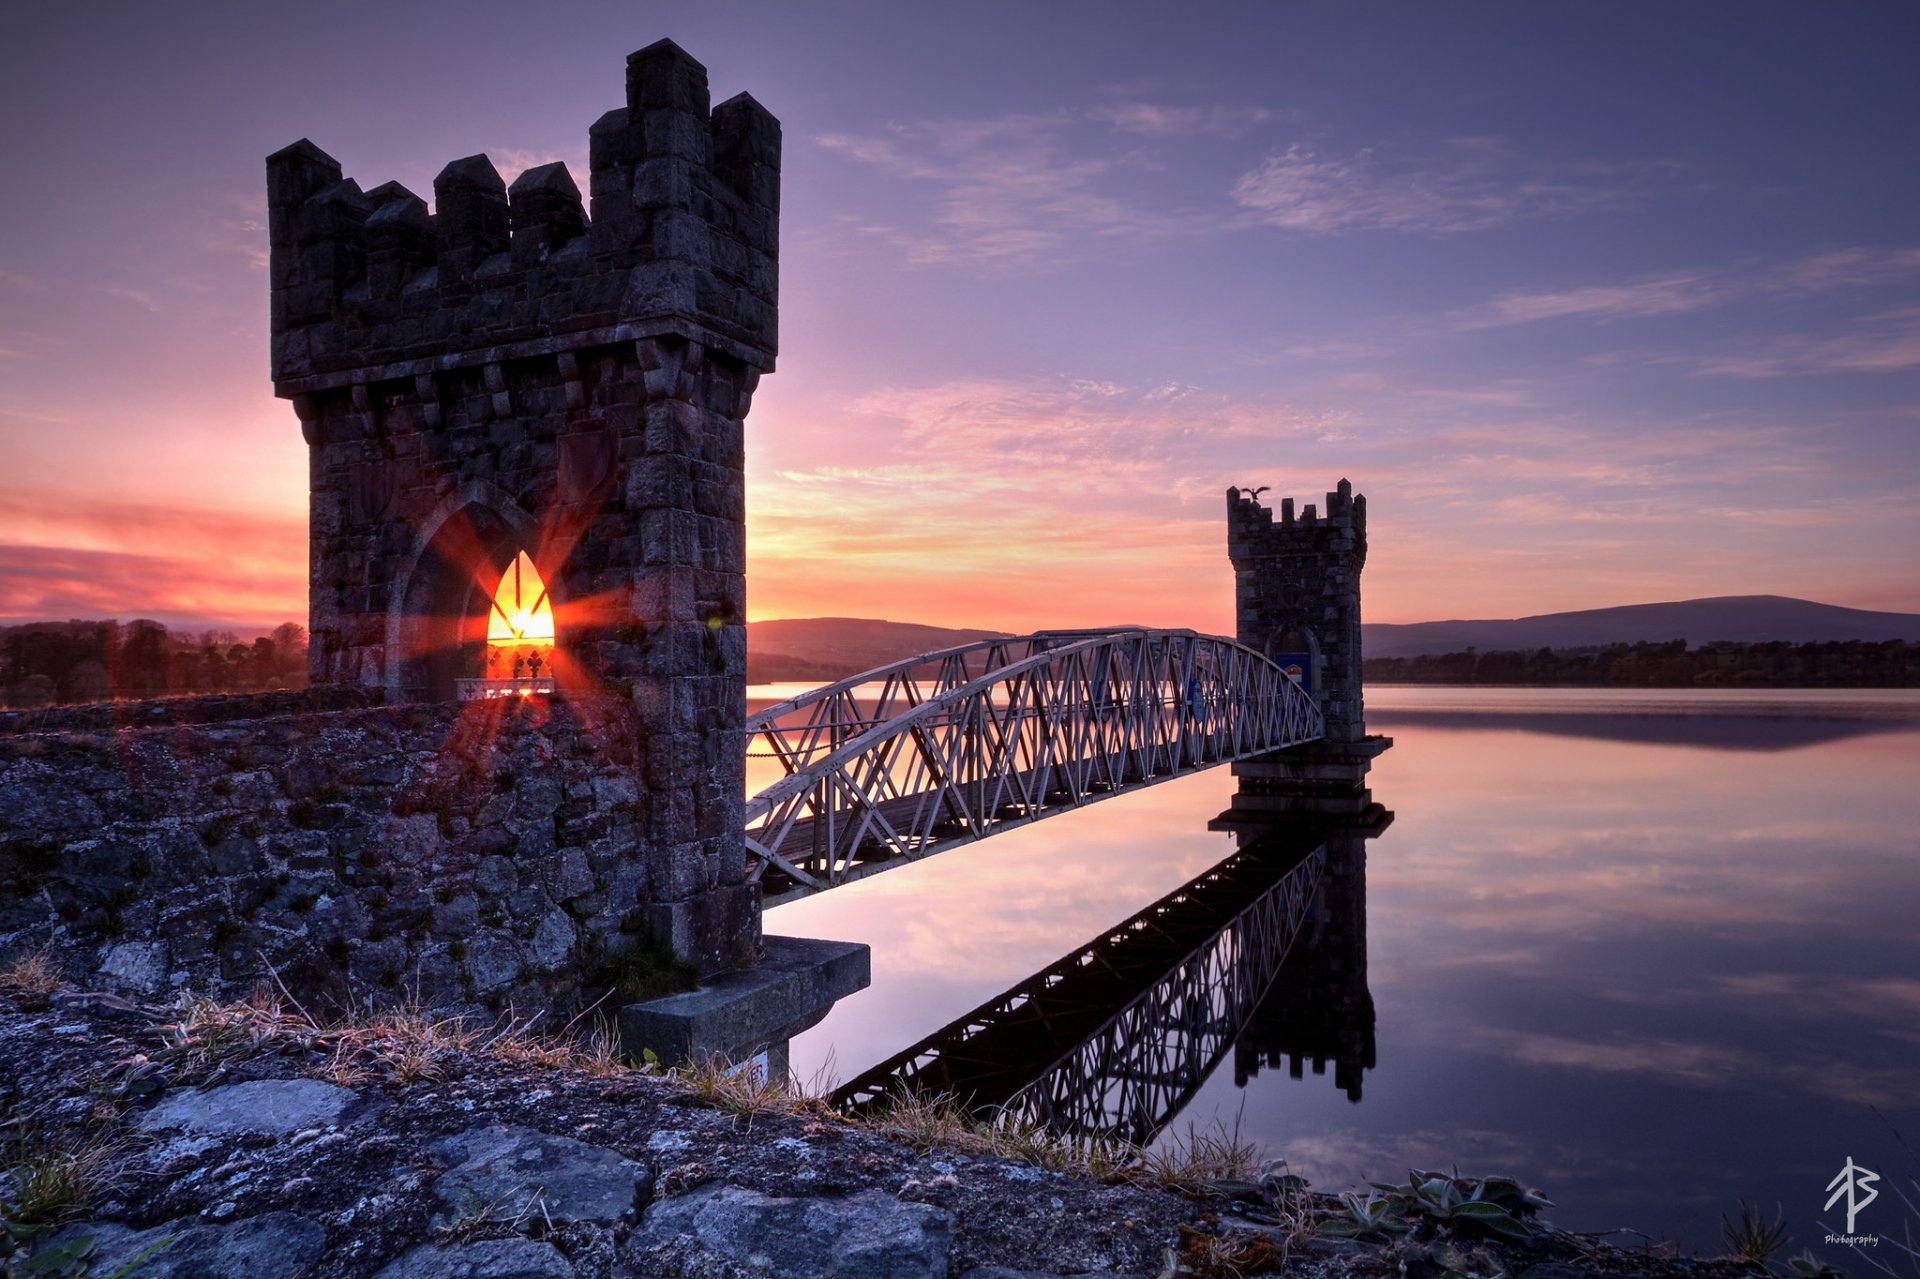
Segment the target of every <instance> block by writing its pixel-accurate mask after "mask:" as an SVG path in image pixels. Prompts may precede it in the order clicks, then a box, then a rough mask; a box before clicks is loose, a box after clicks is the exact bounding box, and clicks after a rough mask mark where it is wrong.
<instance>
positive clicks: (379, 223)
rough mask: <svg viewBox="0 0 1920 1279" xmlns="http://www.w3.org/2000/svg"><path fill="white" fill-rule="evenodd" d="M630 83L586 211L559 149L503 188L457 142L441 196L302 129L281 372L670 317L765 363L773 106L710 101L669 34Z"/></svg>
mask: <svg viewBox="0 0 1920 1279" xmlns="http://www.w3.org/2000/svg"><path fill="white" fill-rule="evenodd" d="M626 97H627V103H626V105H625V106H624V107H621V108H617V109H615V110H612V111H609V112H607V113H606V114H605V115H603V116H602V117H601V118H600V119H599V120H598V121H597V122H596V123H595V124H594V125H593V127H592V129H591V130H590V132H589V140H590V168H591V170H592V171H591V174H590V175H589V178H590V180H589V194H590V197H591V216H589V205H588V202H587V201H586V200H584V199H583V198H582V194H581V192H580V189H579V187H578V186H577V184H576V183H575V180H574V176H573V175H572V174H571V173H569V172H568V170H567V167H566V165H565V164H560V163H555V164H545V165H541V166H539V167H538V168H534V169H529V170H528V171H527V172H525V173H523V174H521V175H520V176H519V177H518V178H516V179H515V180H514V182H513V185H512V186H511V187H509V186H508V185H507V184H506V182H505V181H504V180H503V179H502V178H501V176H500V174H499V172H498V171H497V170H495V168H494V167H493V164H492V162H491V161H490V160H488V158H487V157H486V156H484V155H472V156H466V157H464V158H462V159H458V160H454V161H453V162H451V163H450V164H448V165H447V166H446V167H445V168H443V169H442V170H441V171H440V173H439V175H438V176H436V177H435V178H434V182H433V210H432V212H429V211H428V208H427V204H426V201H425V200H424V199H422V198H421V196H419V195H418V194H416V193H415V192H413V191H410V190H408V189H407V188H406V187H404V186H402V185H401V184H399V183H397V182H387V183H384V184H382V185H380V186H377V187H375V188H373V189H372V190H370V191H363V190H362V189H361V188H360V185H359V183H357V182H356V181H354V180H353V179H352V178H348V177H346V176H345V175H344V173H343V172H342V170H341V166H340V163H339V161H337V160H335V159H334V158H333V157H332V156H330V155H328V154H327V153H326V152H325V151H323V150H321V149H320V148H319V147H317V146H315V145H314V144H313V143H312V142H310V141H308V140H306V139H304V138H303V139H301V140H300V141H298V142H295V143H294V144H293V145H291V146H289V147H286V148H284V149H282V150H280V151H276V152H275V153H274V154H272V155H271V156H269V157H267V197H268V235H269V240H270V243H271V249H272V258H271V260H272V329H273V348H272V361H273V378H274V382H275V389H276V391H278V393H279V394H281V395H283V396H293V395H310V394H313V393H316V392H322V391H326V390H330V389H334V388H338V387H342V386H349V385H355V384H365V383H369V382H380V381H388V380H396V379H401V378H413V377H419V376H426V375H431V374H433V373H436V372H444V371H447V370H449V369H453V368H457V367H460V366H461V365H463V364H469V363H489V364H498V363H500V362H501V361H502V360H505V359H515V358H523V357H528V356H539V355H552V354H553V353H555V352H557V351H560V350H570V349H577V348H581V347H585V346H594V345H607V344H610V343H613V342H620V341H634V340H638V339H643V338H649V337H656V336H660V335H662V334H668V333H671V334H676V335H679V336H682V337H687V338H690V339H692V340H695V341H698V342H700V343H701V344H702V345H703V346H705V347H706V348H708V349H710V350H714V351H716V352H719V353H722V354H725V355H727V356H730V357H732V358H733V359H736V360H738V361H740V362H742V363H744V364H746V365H749V366H751V367H753V368H754V369H756V370H760V371H766V370H769V369H771V368H772V367H773V361H774V353H775V350H776V347H777V343H778V338H777V307H778V300H779V298H778V294H779V287H778V280H779V270H778V264H779V223H780V124H779V121H777V120H775V119H774V117H773V116H772V115H770V114H769V113H768V112H767V110H766V109H765V108H764V107H762V106H761V105H760V104H759V103H758V102H756V101H754V99H753V98H752V97H751V96H749V95H747V94H744V93H742V94H739V95H737V96H735V97H733V98H731V99H729V100H728V101H726V102H723V103H721V104H720V105H719V106H718V107H716V108H712V109H709V107H708V94H707V72H706V68H705V67H703V66H702V65H701V64H700V63H698V62H696V61H694V60H693V58H691V57H689V56H688V55H687V53H686V52H685V51H683V50H682V49H681V48H680V47H679V46H678V45H676V44H674V43H673V42H672V41H671V40H661V41H658V42H656V43H654V44H651V45H649V46H647V47H646V48H644V49H641V50H640V51H639V52H637V53H635V54H633V55H632V56H631V57H629V58H628V59H627V83H626Z"/></svg>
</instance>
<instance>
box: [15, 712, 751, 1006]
mask: <svg viewBox="0 0 1920 1279" xmlns="http://www.w3.org/2000/svg"><path fill="white" fill-rule="evenodd" d="M325 696H326V695H325V694H322V693H316V694H315V695H314V698H315V699H320V698H323V697H325ZM198 700H200V699H186V700H183V701H179V702H161V703H152V704H146V705H141V704H133V705H128V706H123V707H118V708H114V710H113V711H112V712H110V714H111V717H112V719H113V723H112V724H111V725H107V724H104V723H100V721H101V719H102V718H103V717H104V715H106V714H109V713H107V712H99V711H95V712H84V711H83V712H68V713H66V714H64V715H61V716H55V717H50V718H49V719H48V721H47V722H46V723H45V724H34V723H31V722H22V721H16V722H14V723H13V724H12V725H10V726H9V725H0V732H4V731H5V730H6V729H7V728H8V727H11V728H12V729H13V732H12V735H10V736H0V953H11V952H13V951H15V950H18V949H20V948H22V947H24V946H37V945H43V944H51V945H52V946H53V948H54V951H55V953H56V955H57V956H58V957H59V959H60V960H61V962H62V963H63V965H64V966H65V967H66V968H67V970H68V971H70V972H72V973H75V974H76V975H77V974H79V973H83V972H84V973H88V974H91V977H90V981H91V983H92V984H95V985H98V986H104V987H106V988H109V989H113V990H117V991H120V992H123V993H129V994H137V995H149V996H150V995H155V994H159V993H162V992H165V991H168V990H174V989H181V988H189V987H190V988H192V989H194V990H198V991H212V992H217V993H224V994H243V993H245V992H247V991H249V990H251V989H252V988H253V987H254V986H255V985H256V984H257V983H259V982H261V981H262V980H266V979H268V978H269V973H268V967H269V965H270V966H271V967H272V969H273V970H274V971H275V972H277V973H278V975H279V979H280V980H281V981H283V982H284V983H285V984H286V985H287V986H288V988H289V989H290V990H291V991H292V992H293V993H294V994H296V995H298V996H299V997H300V998H302V999H303V1000H306V999H317V1000H319V1001H320V1002H321V1003H323V1004H331V1005H335V1006H338V1005H342V1004H346V1003H348V1002H352V1003H355V1004H361V1005H364V1004H367V1003H374V1004H379V1003H393V1002H398V1001H400V1000H402V999H405V998H409V997H418V998H419V999H420V1000H422V1001H423V1002H425V1003H427V1004H429V1005H431V1006H434V1007H437V1008H446V1009H463V1008H464V1009H471V1010H475V1011H478V1010H482V1009H484V1010H498V1009H503V1008H506V1007H508V1006H512V1007H513V1008H515V1009H516V1010H517V1011H518V1012H521V1013H527V1014H530V1013H533V1012H536V1011H539V1010H543V1009H566V1008H571V1007H574V1006H576V1005H578V1004H581V1003H583V1002H586V1001H588V1000H590V999H592V998H595V997H597V996H598V995H599V994H600V993H601V989H600V988H596V987H595V985H594V982H595V979H596V975H597V974H598V973H599V972H601V971H602V969H603V968H604V964H605V961H606V959H607V958H608V957H609V956H610V955H613V954H617V953H619V952H621V951H623V950H625V949H627V948H629V947H631V946H633V945H634V944H636V943H637V942H640V941H642V940H647V939H652V938H664V937H666V935H667V934H668V932H669V931H670V929H671V927H672V918H671V910H670V908H669V907H667V906H663V905H661V904H660V903H661V902H663V901H671V900H672V899H674V898H676V897H684V896H686V895H688V894H689V893H691V892H694V891H697V890H699V889H701V888H703V887H705V886H706V885H705V880H704V876H705V875H706V874H707V873H708V871H709V868H710V866H711V865H712V859H711V858H708V857H704V856H691V857H676V855H675V853H676V850H675V847H674V846H673V845H670V844H665V843H659V842H650V841H648V840H646V839H644V838H643V832H644V831H645V830H646V829H647V827H648V825H649V823H650V822H652V821H653V820H655V816H654V810H655V809H656V808H657V807H658V806H659V805H658V801H657V791H653V790H650V788H648V787H647V786H645V785H644V784H643V783H644V780H645V778H646V777H647V775H648V769H649V767H654V768H656V769H657V768H659V767H660V765H659V762H658V761H657V760H656V759H654V758H653V755H654V752H653V751H652V750H650V744H649V743H648V742H647V740H646V739H645V736H644V734H643V733H642V732H641V731H640V729H639V727H638V721H637V718H636V716H635V715H634V712H633V710H632V707H631V705H630V704H628V703H627V702H626V701H625V700H624V699H621V698H615V697H606V698H582V697H574V698H556V699H554V701H553V702H552V703H551V704H548V703H545V702H542V701H518V700H502V701H490V702H468V703H464V704H460V705H453V704H442V705H431V706H413V707H383V706H380V707H362V708H357V709H355V708H349V709H337V710H328V711H309V712H304V713H294V714H286V713H280V712H284V710H285V704H284V703H285V699H284V698H283V699H277V700H276V699H274V698H271V697H268V698H261V699H247V698H221V699H206V700H208V701H209V702H212V703H214V704H213V705H211V706H207V707H202V708H200V709H199V710H198V711H197V712H196V711H195V710H194V706H195V702H196V701H198ZM256 704H257V709H261V710H269V711H272V712H276V713H273V714H268V715H265V716H262V717H257V718H248V717H247V712H248V710H249V709H250V706H254V705H256ZM196 719H198V720H200V721H202V722H194V721H195V720H196ZM156 721H158V723H157V726H146V725H150V724H155V723H156ZM92 725H98V727H93V726H92ZM22 729H25V730H26V731H21V730H22ZM756 942H757V933H755V934H749V935H748V936H746V937H745V938H744V939H743V944H744V945H746V946H748V947H750V946H752V945H753V944H755V943H756ZM738 958H740V959H747V958H750V956H740V957H738Z"/></svg>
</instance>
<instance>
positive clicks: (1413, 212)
mask: <svg viewBox="0 0 1920 1279" xmlns="http://www.w3.org/2000/svg"><path fill="white" fill-rule="evenodd" d="M1636 181H1637V178H1636V176H1635V175H1634V174H1632V173H1631V172H1629V171H1623V170H1615V169H1610V168H1609V167H1607V166H1600V165H1592V164H1588V165H1565V164H1562V165H1553V164H1545V163H1541V162H1538V161H1534V160H1530V159H1528V158H1525V157H1522V156H1519V155H1517V154H1515V153H1514V152H1513V150H1512V148H1511V147H1510V146H1508V144H1507V143H1506V142H1505V141H1504V140H1502V139H1499V138H1485V137H1470V138H1451V139H1448V140H1447V141H1445V142H1442V143H1440V144H1438V145H1437V146H1434V147H1431V148H1428V149H1424V150H1420V151H1417V152H1416V151H1410V150H1405V149H1399V150H1388V149H1386V148H1379V147H1368V148H1364V149H1362V150H1359V151H1353V152H1348V153H1340V154H1327V153H1323V152H1321V151H1319V150H1316V149H1315V148H1313V147H1310V146H1307V145H1305V144H1301V143H1295V144H1294V145H1292V146H1289V147H1288V148H1287V149H1286V150H1284V151H1277V152H1274V153H1273V154H1271V155H1268V156H1267V157H1266V159H1265V160H1263V161H1262V162H1261V163H1260V164H1259V165H1257V166H1256V167H1254V168H1253V169H1250V170H1248V171H1247V172H1246V173H1243V174H1242V175H1241V176H1240V178H1239V180H1238V181H1237V182H1235V183H1234V186H1233V199H1234V201H1235V203H1236V204H1238V205H1239V206H1240V208H1241V209H1242V210H1243V213H1244V219H1245V220H1246V221H1249V222H1253V223H1258V224H1262V225H1265V226H1271V227H1278V228H1280V229H1282V230H1286V231H1304V232H1308V233H1313V234H1323V235H1324V234H1332V233H1336V232H1343V231H1406V232H1427V233H1434V234H1457V233H1460V232H1467V231H1484V230H1486V229H1488V228H1490V227H1496V226H1502V225H1505V224H1507V223H1510V222H1517V221H1520V220H1522V219H1528V218H1539V217H1549V216H1556V215H1564V214H1569V213H1579V212H1585V211H1587V210H1591V209H1595V208H1599V207H1602V206H1605V205H1611V204H1618V203H1621V202H1623V201H1624V200H1626V199H1628V198H1630V196H1631V195H1632V193H1633V188H1634V185H1635V182H1636Z"/></svg>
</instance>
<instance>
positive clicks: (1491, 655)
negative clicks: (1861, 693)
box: [1361, 640, 1920, 688]
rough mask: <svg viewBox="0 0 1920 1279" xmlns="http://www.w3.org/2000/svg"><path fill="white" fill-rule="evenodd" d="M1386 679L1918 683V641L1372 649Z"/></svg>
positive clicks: (1373, 673) (1371, 674) (1378, 673)
mask: <svg viewBox="0 0 1920 1279" xmlns="http://www.w3.org/2000/svg"><path fill="white" fill-rule="evenodd" d="M1361 673H1362V675H1363V677H1364V678H1365V679H1367V680H1369V681H1371V682H1375V683H1381V684H1528V685H1546V686H1552V685H1561V686H1566V687H1584V688H1920V643H1914V642H1912V641H1910V640H1829V641H1826V642H1823V643H1810V644H1793V643H1787V642H1785V641H1771V642H1764V643H1751V644H1740V643H1731V642H1714V643H1710V644H1700V645H1696V646H1693V647H1689V646H1688V644H1687V642H1686V641H1685V640H1668V641H1665V642H1643V643H1639V644H1608V645H1606V646H1604V647H1600V648H1580V649H1558V648H1542V649H1536V650H1533V651H1530V652H1488V653H1482V652H1479V651H1477V650H1476V649H1473V648H1468V649H1466V650H1465V651H1463V652H1459V653H1433V654H1423V655H1421V656H1419V657H1369V658H1366V659H1365V660H1364V661H1363V662H1362V663H1361Z"/></svg>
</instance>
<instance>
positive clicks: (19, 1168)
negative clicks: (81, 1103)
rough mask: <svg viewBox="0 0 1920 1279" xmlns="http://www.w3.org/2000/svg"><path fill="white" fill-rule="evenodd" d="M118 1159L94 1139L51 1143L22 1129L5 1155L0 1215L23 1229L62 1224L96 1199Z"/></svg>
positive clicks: (112, 1148)
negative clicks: (2, 1201) (23, 1227)
mask: <svg viewBox="0 0 1920 1279" xmlns="http://www.w3.org/2000/svg"><path fill="white" fill-rule="evenodd" d="M119 1154H120V1148H119V1146H118V1145H117V1144H115V1143H113V1142H111V1141H107V1140H103V1139H100V1138H93V1137H88V1138H67V1139H61V1138H55V1137H51V1136H49V1135H47V1134H45V1133H41V1132H33V1131H29V1130H28V1129H27V1128H26V1127H24V1126H22V1127H21V1128H20V1129H19V1131H18V1132H17V1134H16V1136H15V1138H14V1140H13V1143H12V1144H11V1146H10V1147H9V1148H8V1150H7V1153H6V1166H5V1176H4V1178H3V1179H0V1180H3V1181H4V1184H5V1187H6V1197H5V1202H4V1204H0V1209H3V1210H4V1216H5V1217H6V1219H7V1220H9V1221H13V1222H19V1223H21V1224H24V1225H44V1224H52V1223H54V1222H59V1221H67V1220H71V1219H72V1218H74V1217H76V1216H79V1215H81V1214H82V1213H84V1212H85V1211H86V1210H87V1209H88V1208H90V1207H92V1206H93V1204H94V1203H95V1202H96V1201H97V1200H98V1199H99V1198H100V1192H101V1190H102V1189H103V1188H104V1187H105V1185H106V1183H107V1181H108V1179H109V1177H110V1176H111V1174H112V1171H113V1167H114V1161H115V1159H116V1158H117V1157H118V1156H119Z"/></svg>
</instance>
